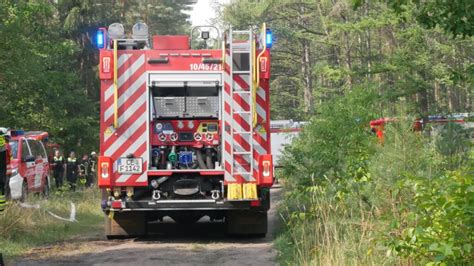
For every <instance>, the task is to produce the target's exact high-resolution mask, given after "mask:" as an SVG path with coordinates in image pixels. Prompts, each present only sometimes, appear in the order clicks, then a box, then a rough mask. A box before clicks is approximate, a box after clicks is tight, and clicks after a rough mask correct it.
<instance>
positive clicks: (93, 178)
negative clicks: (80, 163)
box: [89, 151, 97, 186]
mask: <svg viewBox="0 0 474 266" xmlns="http://www.w3.org/2000/svg"><path fill="white" fill-rule="evenodd" d="M89 167H90V169H91V170H90V184H91V186H93V185H94V184H95V183H96V177H97V153H95V151H93V152H91V157H90V158H89Z"/></svg>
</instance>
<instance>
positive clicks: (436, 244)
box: [387, 170, 474, 265]
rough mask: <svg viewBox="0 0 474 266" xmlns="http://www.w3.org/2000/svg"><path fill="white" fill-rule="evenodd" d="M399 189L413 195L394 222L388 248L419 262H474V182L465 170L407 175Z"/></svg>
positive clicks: (401, 202) (404, 203)
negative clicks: (402, 214)
mask: <svg viewBox="0 0 474 266" xmlns="http://www.w3.org/2000/svg"><path fill="white" fill-rule="evenodd" d="M400 189H401V190H402V191H404V192H405V193H410V194H411V199H412V200H410V201H409V200H403V201H400V202H399V206H397V207H398V208H399V209H400V210H406V212H407V214H406V215H404V216H400V217H399V218H398V219H396V220H394V223H392V225H393V226H392V228H391V230H390V231H389V232H390V233H389V234H387V241H388V243H387V245H388V247H389V248H390V250H391V251H392V252H394V253H395V254H399V255H401V256H405V257H411V258H413V259H415V260H416V261H424V262H427V263H428V262H430V263H440V262H442V263H448V264H459V265H461V264H464V265H467V264H469V263H470V262H472V260H473V259H474V253H473V250H472V243H473V242H472V241H473V239H474V233H473V230H472V227H473V226H474V218H473V217H474V216H473V211H474V209H473V207H472V206H474V205H473V204H474V182H473V178H472V176H470V175H469V173H468V172H466V171H462V170H459V171H455V172H446V173H444V174H442V175H440V176H436V177H433V178H426V177H420V176H407V177H406V178H405V179H404V180H403V182H402V183H401V184H400Z"/></svg>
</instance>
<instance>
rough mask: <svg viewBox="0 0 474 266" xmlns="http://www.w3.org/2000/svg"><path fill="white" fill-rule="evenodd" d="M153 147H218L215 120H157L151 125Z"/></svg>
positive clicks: (217, 132) (217, 130)
mask: <svg viewBox="0 0 474 266" xmlns="http://www.w3.org/2000/svg"><path fill="white" fill-rule="evenodd" d="M152 127H153V131H152V132H153V133H152V136H151V143H152V145H153V146H170V145H177V146H193V147H198V146H218V145H219V144H220V137H219V122H218V121H217V120H158V121H154V122H153V123H152Z"/></svg>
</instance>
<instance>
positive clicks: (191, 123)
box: [188, 121, 194, 129]
mask: <svg viewBox="0 0 474 266" xmlns="http://www.w3.org/2000/svg"><path fill="white" fill-rule="evenodd" d="M188 128H189V129H193V128H194V122H193V121H189V122H188Z"/></svg>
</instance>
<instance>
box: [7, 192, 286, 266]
mask: <svg viewBox="0 0 474 266" xmlns="http://www.w3.org/2000/svg"><path fill="white" fill-rule="evenodd" d="M271 193H272V208H271V209H270V211H269V234H267V237H266V238H263V239H262V238H254V239H248V238H229V237H228V236H227V235H226V233H225V225H224V224H223V223H211V222H209V220H202V221H200V222H198V223H196V224H194V225H178V224H175V223H172V222H168V223H164V224H160V226H159V227H156V228H155V227H153V226H152V230H151V236H149V237H147V238H136V239H126V240H113V241H105V240H102V239H103V238H102V236H101V235H96V236H92V237H85V238H83V239H81V238H79V239H77V240H76V241H74V242H73V243H61V244H58V245H53V246H47V247H41V248H37V249H35V250H33V251H32V252H31V255H30V256H28V257H25V258H22V259H21V260H17V261H15V262H12V263H9V264H11V265H52V264H53V265H275V264H276V262H275V259H276V255H277V252H276V251H275V249H274V248H273V246H272V241H273V239H274V233H275V232H274V231H275V228H276V225H277V223H278V221H279V218H278V215H277V212H276V206H277V204H278V202H279V199H280V197H281V190H280V189H278V188H274V189H272V192H271Z"/></svg>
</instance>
